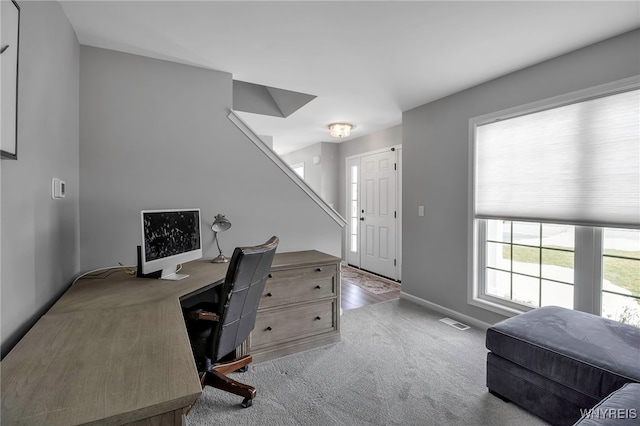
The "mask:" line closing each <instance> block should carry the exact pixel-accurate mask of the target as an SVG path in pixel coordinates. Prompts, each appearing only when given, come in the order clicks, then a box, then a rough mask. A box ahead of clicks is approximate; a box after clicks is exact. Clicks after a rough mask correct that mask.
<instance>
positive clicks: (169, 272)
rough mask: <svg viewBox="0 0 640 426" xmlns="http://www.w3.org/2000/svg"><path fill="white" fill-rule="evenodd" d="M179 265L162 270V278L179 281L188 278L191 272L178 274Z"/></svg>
mask: <svg viewBox="0 0 640 426" xmlns="http://www.w3.org/2000/svg"><path fill="white" fill-rule="evenodd" d="M176 269H177V266H174V267H171V268H165V269H163V270H162V274H161V275H160V279H161V280H171V281H178V280H181V279H183V278H187V277H188V276H189V274H178V273H176Z"/></svg>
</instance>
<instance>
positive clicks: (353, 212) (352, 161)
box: [345, 145, 402, 281]
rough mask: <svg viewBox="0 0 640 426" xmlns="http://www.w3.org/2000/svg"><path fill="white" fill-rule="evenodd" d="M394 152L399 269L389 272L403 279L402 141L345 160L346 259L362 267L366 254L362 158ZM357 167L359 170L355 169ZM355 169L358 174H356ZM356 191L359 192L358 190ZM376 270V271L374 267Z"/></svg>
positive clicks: (396, 263)
mask: <svg viewBox="0 0 640 426" xmlns="http://www.w3.org/2000/svg"><path fill="white" fill-rule="evenodd" d="M389 151H391V152H393V153H394V154H395V159H394V162H395V170H396V179H395V211H396V219H395V221H394V224H393V225H394V227H395V229H394V231H395V232H394V234H395V243H394V244H395V268H394V269H395V271H394V272H393V273H392V275H393V276H389V273H387V274H385V275H386V276H389V278H392V279H394V280H398V281H400V280H402V145H395V146H390V147H387V148H382V149H377V150H373V151H368V152H364V153H360V154H357V155H352V156H349V157H347V158H346V161H345V168H346V169H345V183H346V188H345V189H346V191H345V193H346V197H345V198H346V199H345V206H346V207H345V213H346V218H347V226H346V227H345V232H346V239H345V241H346V245H345V246H346V255H345V258H346V259H345V260H346V261H347V263H349V264H351V265H354V266H357V267H361V263H362V262H361V254H362V249H363V247H362V240H363V239H362V232H361V227H362V223H363V221H362V220H361V217H362V214H361V212H362V209H363V206H362V205H361V202H362V187H361V185H362V181H361V176H362V167H361V165H362V161H361V160H362V159H363V158H364V157H367V156H371V155H376V154H380V153H387V152H389ZM354 167H355V169H356V171H355V172H354ZM354 173H355V175H354ZM354 192H355V193H354ZM373 272H376V271H373Z"/></svg>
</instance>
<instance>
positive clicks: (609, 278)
mask: <svg viewBox="0 0 640 426" xmlns="http://www.w3.org/2000/svg"><path fill="white" fill-rule="evenodd" d="M602 240H603V249H602V296H601V297H602V316H604V317H607V318H612V319H615V320H617V321H620V322H624V323H629V324H634V325H636V326H639V327H640V231H638V230H621V229H604V231H603V238H602Z"/></svg>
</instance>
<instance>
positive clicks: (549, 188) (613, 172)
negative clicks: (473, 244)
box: [474, 89, 640, 228]
mask: <svg viewBox="0 0 640 426" xmlns="http://www.w3.org/2000/svg"><path fill="white" fill-rule="evenodd" d="M474 151H475V194H474V195H475V197H474V199H475V215H476V217H478V218H502V219H511V220H533V221H541V222H554V223H571V224H575V225H589V226H610V227H625V228H638V227H640V91H639V90H637V89H635V90H630V91H626V92H623V93H617V94H613V95H608V96H604V97H599V98H596V99H590V100H586V101H582V102H578V103H573V104H569V105H564V106H560V107H555V108H551V109H546V110H542V111H538V112H533V113H529V114H526V115H521V116H515V117H512V118H508V119H505V120H501V121H495V122H489V123H484V124H480V125H478V126H477V127H476V129H475V147H474Z"/></svg>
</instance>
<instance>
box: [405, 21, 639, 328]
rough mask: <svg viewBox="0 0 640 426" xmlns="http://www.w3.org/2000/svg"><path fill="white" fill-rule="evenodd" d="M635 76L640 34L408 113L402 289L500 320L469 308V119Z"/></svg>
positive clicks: (480, 317)
mask: <svg viewBox="0 0 640 426" xmlns="http://www.w3.org/2000/svg"><path fill="white" fill-rule="evenodd" d="M637 74H640V30H636V31H633V32H630V33H626V34H623V35H621V36H619V37H615V38H612V39H609V40H606V41H604V42H601V43H597V44H595V45H592V46H589V47H586V48H584V49H580V50H577V51H575V52H572V53H569V54H567V55H563V56H560V57H558V58H555V59H552V60H550V61H546V62H543V63H541V64H538V65H535V66H532V67H530V68H527V69H524V70H521V71H518V72H515V73H512V74H509V75H506V76H504V77H501V78H498V79H496V80H493V81H490V82H488V83H485V84H482V85H479V86H476V87H473V88H471V89H469V90H466V91H463V92H460V93H457V94H455V95H452V96H449V97H446V98H443V99H440V100H437V101H435V102H431V103H429V104H426V105H423V106H421V107H418V108H415V109H412V110H409V111H406V112H405V113H404V114H403V118H402V119H403V149H404V152H403V161H404V165H403V212H404V216H403V221H404V231H403V237H402V238H403V261H404V264H403V270H402V275H403V281H402V290H403V291H404V292H406V293H408V294H410V295H412V296H415V297H417V298H420V299H423V300H426V301H428V302H431V303H435V304H437V305H440V306H442V307H444V308H447V309H451V310H454V311H456V312H459V313H462V314H463V315H467V316H470V317H472V318H475V319H478V320H480V321H483V322H485V323H494V322H496V321H498V320H500V319H503V318H502V317H501V316H499V315H497V314H494V313H491V312H488V311H485V310H483V309H480V308H477V307H474V306H470V305H469V304H467V285H468V280H467V266H468V259H467V247H468V240H467V236H468V234H467V232H468V227H469V226H470V223H469V221H468V214H469V209H470V206H469V204H468V201H469V198H468V196H469V190H470V188H469V174H468V168H469V129H468V126H469V118H471V117H474V116H478V115H481V114H486V113H490V112H494V111H499V110H502V109H505V108H510V107H515V106H518V105H522V104H526V103H529V102H533V101H537V100H541V99H545V98H549V97H552V96H556V95H560V94H564V93H568V92H572V91H575V90H579V89H584V88H588V87H592V86H596V85H599V84H603V83H607V82H611V81H615V80H619V79H622V78H626V77H630V76H633V75H637ZM419 205H424V206H426V207H425V209H426V213H425V216H424V217H418V214H417V210H418V208H417V207H418V206H419Z"/></svg>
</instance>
